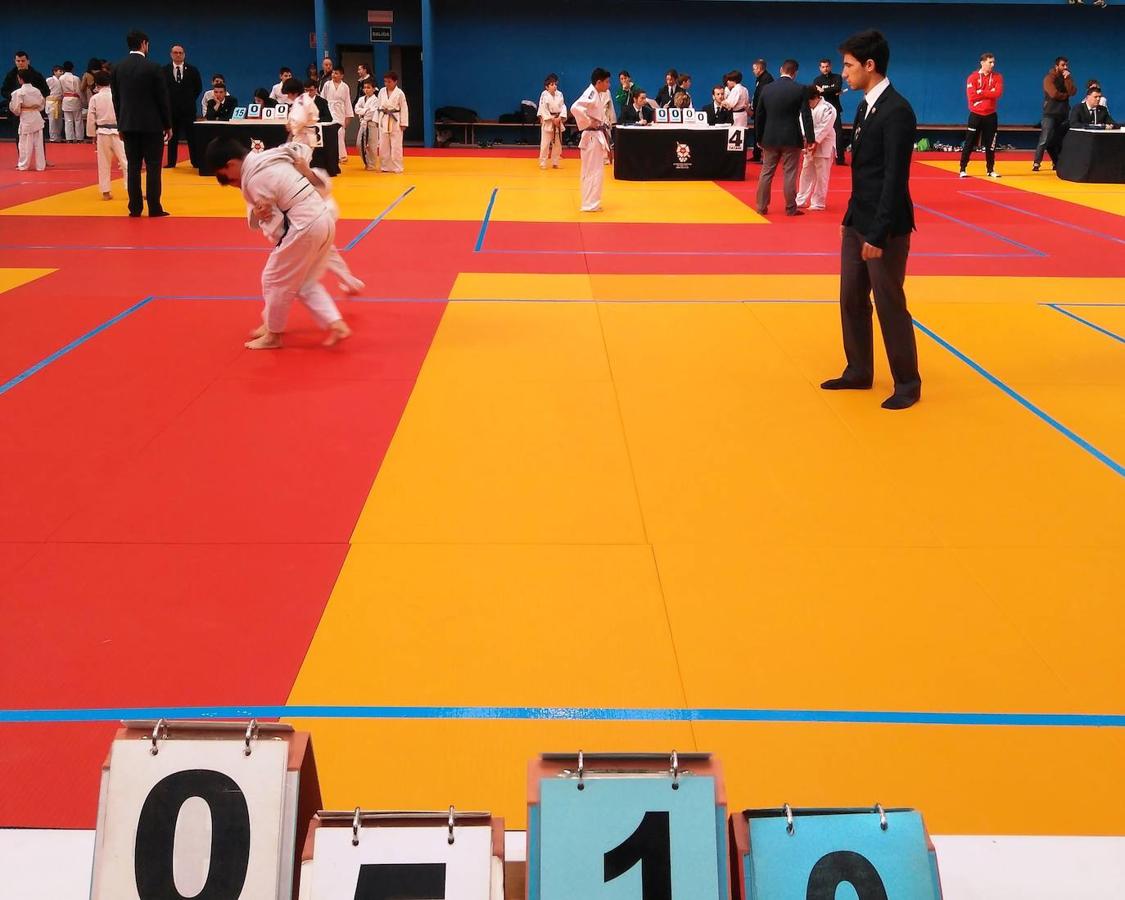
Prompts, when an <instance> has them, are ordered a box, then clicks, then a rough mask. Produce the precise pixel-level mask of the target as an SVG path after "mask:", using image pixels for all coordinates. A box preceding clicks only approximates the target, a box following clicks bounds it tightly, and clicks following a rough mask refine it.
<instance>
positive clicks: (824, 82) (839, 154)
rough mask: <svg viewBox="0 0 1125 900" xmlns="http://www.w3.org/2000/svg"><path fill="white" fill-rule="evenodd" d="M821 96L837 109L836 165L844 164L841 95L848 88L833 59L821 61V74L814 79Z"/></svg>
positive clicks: (844, 148) (844, 147) (844, 149)
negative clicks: (835, 68)
mask: <svg viewBox="0 0 1125 900" xmlns="http://www.w3.org/2000/svg"><path fill="white" fill-rule="evenodd" d="M813 85H814V86H815V87H816V89H817V91H818V92H819V94H820V96H822V97H823V98H824V99H825V100H827V101H828V104H829V105H830V106H831V107H832V108H833V109H834V110H836V165H838V166H842V165H844V162H845V159H844V153H845V151H846V149H847V147H846V146H845V143H844V128H843V126H844V110H843V107H842V106H840V95H841V94H842V93H844V91H846V90H847V87H846V86H845V85H844V79H843V78H841V77H840V76H839V75H837V74H836V73H835V72H833V71H832V60H830V59H822V60H821V61H820V74H819V75H817V76H816V78H814V79H813Z"/></svg>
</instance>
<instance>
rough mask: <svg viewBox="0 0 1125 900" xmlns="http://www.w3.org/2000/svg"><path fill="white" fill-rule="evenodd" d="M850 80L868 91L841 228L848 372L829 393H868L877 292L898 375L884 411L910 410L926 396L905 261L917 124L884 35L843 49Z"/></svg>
mask: <svg viewBox="0 0 1125 900" xmlns="http://www.w3.org/2000/svg"><path fill="white" fill-rule="evenodd" d="M840 52H841V53H842V54H843V55H844V77H845V78H846V79H847V80H848V84H849V85H850V87H851V89H852V90H853V91H863V100H862V102H861V103H860V104H859V109H857V110H856V116H855V125H854V126H853V129H852V196H851V199H850V200H849V201H848V211H847V213H845V215H844V223H843V225H841V226H840V234H841V235H842V238H843V240H842V244H841V249H840V319H841V322H842V325H843V331H844V355H845V356H846V357H847V363H848V364H847V367H846V368H845V369H844V374H843V375H842V376H840V377H839V378H832V379H829V380H828V381H826V382H824V383H823V384H822V385H821V387H822V388H824V389H825V390H827V391H840V390H868V389H869V388H870V387H871V383H872V379H873V376H874V346H873V338H872V328H871V294H872V292H874V294H875V309H876V311H877V312H878V314H879V327H880V329H881V330H882V332H883V343H884V344H885V345H886V348H887V359H888V361H889V362H890V364H891V375H892V376H893V377H894V382H895V390H894V393H893V394H892V395H891V396H890V397H888V398H887V399H886V400H884V401H883V409H906V408H907V407H910V406H913V405H914V404H915V403H917V402H918V399H919V398H920V397H921V395H922V377H921V376H920V375H919V374H918V347H917V344H916V342H915V339H914V323H913V320H912V319H911V317H910V311H909V310H908V309H907V308H906V292H905V291H904V290H903V282H904V281H905V279H906V262H907V257H908V256H909V254H910V233H911V232H912V231H913V230H914V205H913V203H911V201H910V157H911V155H912V154H913V152H914V132H915V130H916V129H917V120H916V119H915V117H914V110H913V109H911V107H910V104H909V103H908V102H907V100H906V98H905V97H903V96H902V95H901V94H899V93H898V92H897V91H896V90H895V89H894V88H893V87H891V83H890V81H889V80H888V79H887V61H888V60H889V59H890V55H891V51H890V47H889V46H888V45H887V40H886V38H884V37H883V35H882V34H880V33H879V32H878V31H864V32H861V33H860V34H857V35H854V36H852V37H850V38H848V39H847V40H846V41H844V43H843V44H841V45H840Z"/></svg>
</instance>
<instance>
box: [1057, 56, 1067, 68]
mask: <svg viewBox="0 0 1125 900" xmlns="http://www.w3.org/2000/svg"><path fill="white" fill-rule="evenodd" d="M1061 62H1064V63H1068V62H1070V60H1069V59H1067V58H1066V57H1065V56H1056V57H1055V65H1056V66H1057V65H1058V64H1059V63H1061Z"/></svg>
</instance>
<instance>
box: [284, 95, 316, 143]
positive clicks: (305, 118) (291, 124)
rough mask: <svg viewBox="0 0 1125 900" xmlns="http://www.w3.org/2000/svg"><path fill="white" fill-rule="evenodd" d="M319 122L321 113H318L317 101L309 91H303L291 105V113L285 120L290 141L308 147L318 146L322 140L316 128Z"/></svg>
mask: <svg viewBox="0 0 1125 900" xmlns="http://www.w3.org/2000/svg"><path fill="white" fill-rule="evenodd" d="M319 122H320V113H319V112H318V111H317V108H316V101H315V100H314V99H313V98H312V97H310V96H309V95H308V92H307V91H301V93H299V94H298V95H297V99H296V100H294V101H293V102H292V103H290V104H289V113H288V115H287V117H286V119H285V127H286V128H287V129H288V130H289V140H291V141H296V142H297V143H299V144H304V145H305V146H307V147H315V146H317V142H318V141H319V139H320V138H319V132H318V130H317V127H316V126H317V124H318V123H319Z"/></svg>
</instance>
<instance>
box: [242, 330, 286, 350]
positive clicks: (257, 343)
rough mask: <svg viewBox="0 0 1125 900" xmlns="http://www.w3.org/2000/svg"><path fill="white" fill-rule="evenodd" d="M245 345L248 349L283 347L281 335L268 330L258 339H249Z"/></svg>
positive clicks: (275, 348)
mask: <svg viewBox="0 0 1125 900" xmlns="http://www.w3.org/2000/svg"><path fill="white" fill-rule="evenodd" d="M244 346H245V347H246V349H247V350H277V349H280V347H281V335H280V334H274V333H273V332H272V331H267V332H266V333H265V334H263V335H262V336H261V337H260V338H258V339H257V340H253V341H247V342H246V344H245V345H244Z"/></svg>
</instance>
